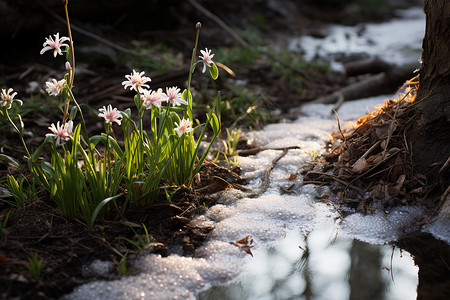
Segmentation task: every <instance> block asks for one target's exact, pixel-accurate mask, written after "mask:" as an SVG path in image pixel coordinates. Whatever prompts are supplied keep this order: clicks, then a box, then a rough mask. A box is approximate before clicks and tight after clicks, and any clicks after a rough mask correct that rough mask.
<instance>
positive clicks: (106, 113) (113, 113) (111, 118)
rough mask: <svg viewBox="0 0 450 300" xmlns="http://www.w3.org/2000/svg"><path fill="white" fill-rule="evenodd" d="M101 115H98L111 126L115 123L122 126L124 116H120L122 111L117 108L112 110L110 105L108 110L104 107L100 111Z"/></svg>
mask: <svg viewBox="0 0 450 300" xmlns="http://www.w3.org/2000/svg"><path fill="white" fill-rule="evenodd" d="M99 111H100V113H99V114H98V116H99V117H103V118H105V122H106V123H108V124H111V125H112V123H113V122H116V123H117V125H120V123H121V122H122V115H121V114H120V111H118V110H117V108H114V109H113V108H112V106H111V104H109V105H108V108H106V107H105V106H103V107H102V108H100V109H99Z"/></svg>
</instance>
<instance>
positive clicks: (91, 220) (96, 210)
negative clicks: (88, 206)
mask: <svg viewBox="0 0 450 300" xmlns="http://www.w3.org/2000/svg"><path fill="white" fill-rule="evenodd" d="M120 196H122V194H119V195H115V196H112V197H109V198H106V199H104V200H103V201H102V202H100V203H99V204H98V205H97V207H96V208H95V210H94V213H93V214H92V217H91V219H90V220H89V224H88V226H89V228H92V225H94V221H95V219H96V218H97V215H98V214H99V213H100V211H101V210H102V208H103V206H105V205H106V204H108V202H109V201H111V200H114V199H117V198H119V197H120Z"/></svg>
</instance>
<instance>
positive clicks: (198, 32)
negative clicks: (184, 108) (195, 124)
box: [186, 22, 202, 120]
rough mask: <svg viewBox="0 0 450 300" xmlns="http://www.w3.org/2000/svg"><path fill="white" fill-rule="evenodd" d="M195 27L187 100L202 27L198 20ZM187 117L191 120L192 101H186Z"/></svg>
mask: <svg viewBox="0 0 450 300" xmlns="http://www.w3.org/2000/svg"><path fill="white" fill-rule="evenodd" d="M195 28H196V29H197V32H196V35H195V44H194V49H193V50H192V57H191V65H190V67H189V77H188V84H187V95H186V97H187V98H188V99H187V100H189V93H190V92H191V79H192V73H194V60H195V54H196V53H197V46H198V38H199V36H200V29H201V28H202V25H201V23H200V22H198V23H197V25H196V26H195ZM188 102H189V103H188V117H189V119H190V120H192V101H188Z"/></svg>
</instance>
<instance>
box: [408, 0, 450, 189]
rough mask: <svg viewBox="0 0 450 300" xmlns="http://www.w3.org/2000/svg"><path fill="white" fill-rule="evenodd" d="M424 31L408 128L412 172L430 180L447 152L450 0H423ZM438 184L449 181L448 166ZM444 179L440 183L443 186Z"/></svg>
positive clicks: (449, 131) (449, 144)
mask: <svg viewBox="0 0 450 300" xmlns="http://www.w3.org/2000/svg"><path fill="white" fill-rule="evenodd" d="M424 10H425V14H426V32H425V37H424V40H423V46H422V47H423V54H422V67H421V69H420V86H419V90H418V95H417V98H416V103H417V106H418V110H417V115H416V118H415V120H413V122H414V123H413V126H412V128H411V129H410V130H409V132H408V137H409V141H410V144H409V145H408V146H410V145H411V146H412V154H413V161H414V164H415V172H416V173H419V174H423V175H426V177H427V179H428V184H433V183H434V182H435V180H436V179H438V178H437V175H438V171H439V169H440V168H441V167H442V165H443V164H444V163H445V161H446V160H447V158H448V157H449V155H450V59H449V57H450V1H448V0H425V8H424ZM440 177H441V178H439V179H440V180H441V188H442V189H444V190H445V189H446V188H447V187H448V185H449V183H450V173H449V170H447V171H446V173H445V174H442V175H441V176H440ZM442 183H443V186H442Z"/></svg>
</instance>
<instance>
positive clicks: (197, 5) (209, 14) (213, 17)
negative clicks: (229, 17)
mask: <svg viewBox="0 0 450 300" xmlns="http://www.w3.org/2000/svg"><path fill="white" fill-rule="evenodd" d="M189 3H190V4H191V5H192V6H194V7H195V8H196V9H198V10H199V11H201V12H202V13H203V14H205V15H206V16H207V17H208V18H210V19H211V20H213V21H214V22H216V23H217V25H219V26H220V27H222V28H223V30H225V31H226V32H228V33H229V34H230V35H231V36H232V37H233V38H234V39H235V40H236V41H237V42H238V43H239V44H241V46H242V47H248V43H247V42H246V41H244V40H243V39H242V38H241V37H240V36H239V35H238V34H237V33H236V32H235V31H234V30H233V29H231V28H230V26H228V25H227V24H225V22H224V21H222V20H221V19H220V18H219V17H217V16H216V15H215V14H213V13H212V12H210V11H209V10H207V9H206V8H205V7H204V6H202V5H201V4H200V3H198V2H197V1H195V0H189Z"/></svg>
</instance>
